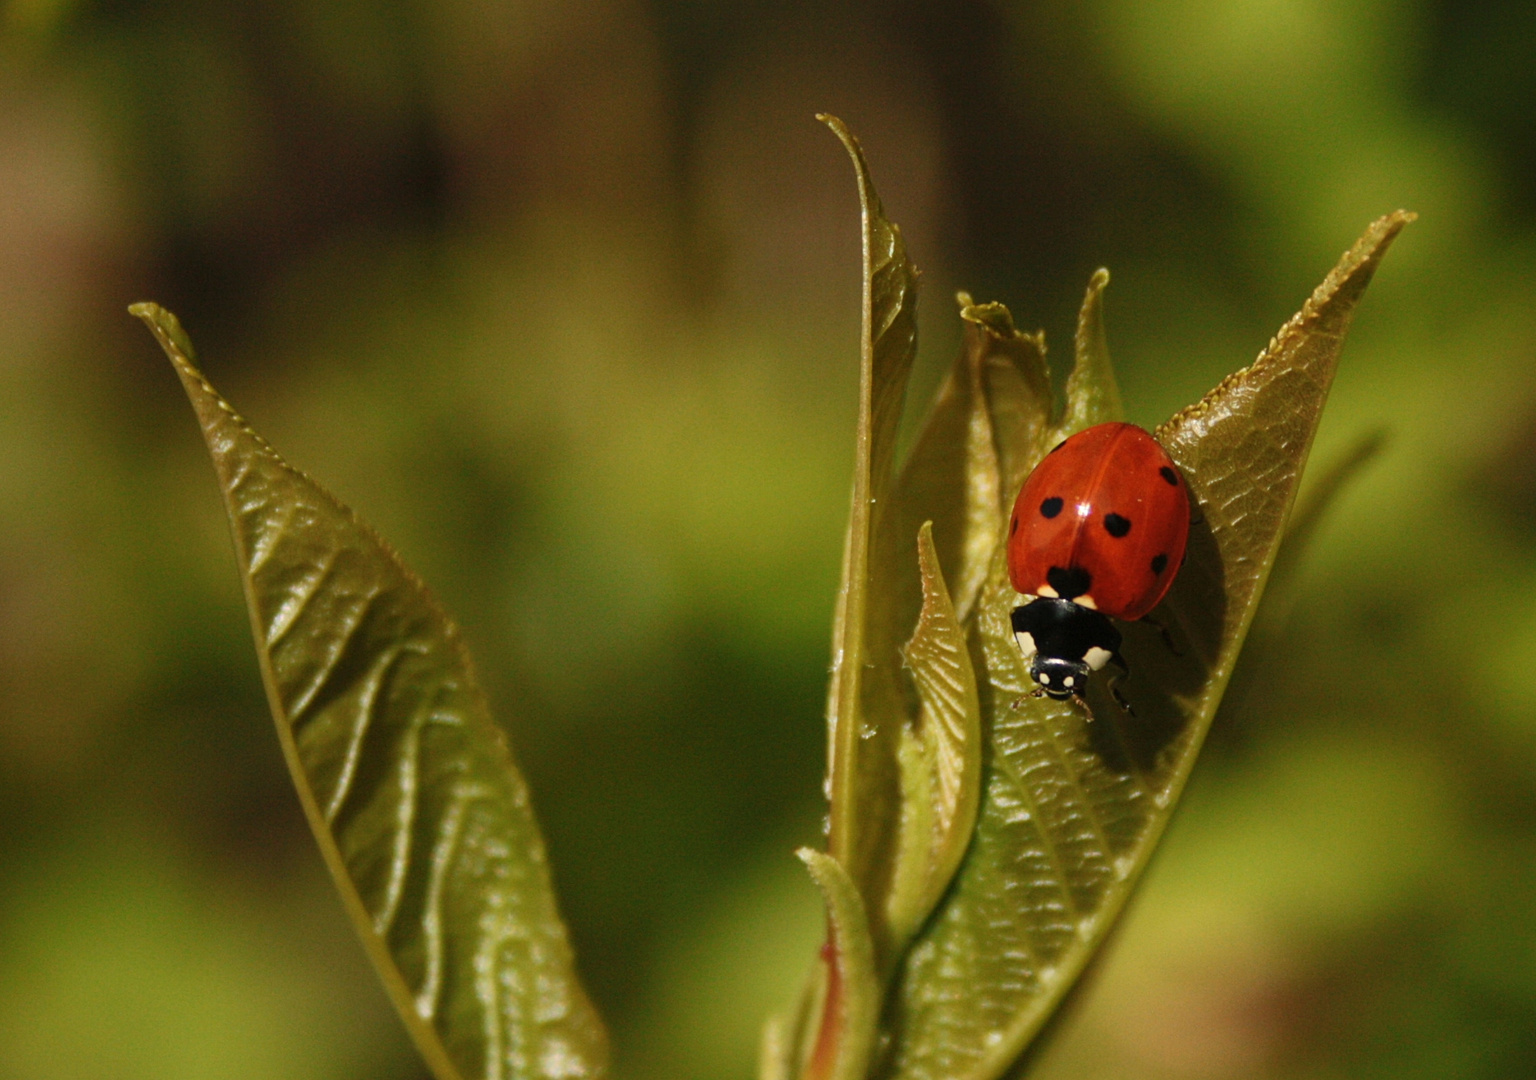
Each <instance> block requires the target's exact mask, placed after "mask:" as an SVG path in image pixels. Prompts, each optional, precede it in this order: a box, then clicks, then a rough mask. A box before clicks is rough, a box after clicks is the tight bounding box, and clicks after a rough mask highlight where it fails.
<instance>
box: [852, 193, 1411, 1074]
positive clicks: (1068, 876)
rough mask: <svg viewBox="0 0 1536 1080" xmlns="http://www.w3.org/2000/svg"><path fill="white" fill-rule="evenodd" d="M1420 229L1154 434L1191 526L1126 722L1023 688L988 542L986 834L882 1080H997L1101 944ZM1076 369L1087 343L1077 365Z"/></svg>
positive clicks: (1144, 644)
mask: <svg viewBox="0 0 1536 1080" xmlns="http://www.w3.org/2000/svg"><path fill="white" fill-rule="evenodd" d="M1409 220H1411V215H1406V214H1402V213H1398V214H1393V215H1390V216H1389V217H1386V218H1383V219H1381V220H1380V221H1378V222H1376V223H1375V224H1374V225H1372V227H1371V228H1370V230H1369V231H1368V232H1367V233H1366V235H1365V236H1364V238H1362V240H1361V241H1360V242H1359V243H1358V244H1357V245H1356V246H1355V247H1354V248H1353V249H1352V250H1350V251H1349V252H1348V253H1346V255H1345V256H1344V258H1343V260H1342V261H1341V262H1340V264H1339V265H1338V266H1337V267H1336V268H1335V270H1334V271H1333V272H1332V273H1330V274H1329V275H1328V277H1327V279H1326V280H1325V281H1324V282H1323V284H1322V285H1321V286H1320V287H1319V288H1318V289H1317V291H1316V292H1315V293H1314V294H1313V296H1312V297H1311V298H1310V299H1309V300H1308V301H1307V304H1306V305H1305V307H1303V309H1302V311H1301V312H1300V313H1299V314H1298V315H1297V316H1296V317H1295V318H1294V319H1292V320H1291V321H1290V322H1289V323H1288V324H1287V325H1286V326H1285V328H1284V329H1282V330H1281V332H1280V334H1279V335H1278V336H1277V337H1276V338H1275V340H1274V341H1273V342H1272V343H1271V344H1270V346H1269V348H1267V349H1266V350H1265V351H1264V353H1263V354H1261V356H1260V357H1259V359H1258V360H1257V361H1256V362H1255V363H1254V364H1253V365H1252V366H1251V367H1250V368H1248V369H1246V370H1244V371H1241V372H1238V373H1237V374H1235V375H1233V376H1231V377H1229V378H1228V379H1227V380H1225V381H1224V382H1223V383H1222V384H1221V385H1220V386H1218V387H1217V388H1216V389H1215V390H1213V391H1212V392H1211V393H1210V394H1208V395H1207V396H1206V397H1205V398H1204V399H1203V400H1202V401H1201V402H1200V403H1198V404H1197V405H1195V406H1193V407H1191V408H1189V409H1186V410H1184V411H1183V412H1181V413H1179V414H1177V415H1176V416H1174V417H1173V418H1172V419H1171V420H1169V421H1168V422H1167V423H1166V424H1164V425H1163V426H1162V427H1161V428H1159V429H1158V432H1157V435H1158V437H1159V439H1160V441H1162V442H1163V444H1164V445H1165V446H1166V447H1167V448H1168V450H1169V453H1170V454H1171V455H1172V456H1173V458H1174V460H1175V461H1176V462H1177V463H1178V465H1179V467H1180V469H1181V470H1182V472H1183V474H1184V476H1185V478H1186V480H1187V481H1188V483H1189V486H1190V490H1191V493H1192V494H1193V495H1194V497H1195V501H1196V504H1197V506H1198V513H1197V518H1198V520H1197V521H1196V523H1195V524H1194V526H1193V527H1192V531H1191V537H1190V543H1189V550H1188V554H1187V556H1186V561H1185V565H1184V568H1183V570H1182V571H1181V573H1180V575H1179V577H1178V579H1177V581H1176V582H1175V585H1174V587H1173V590H1172V591H1171V592H1170V594H1169V596H1168V598H1167V599H1166V600H1165V602H1164V603H1163V604H1162V605H1160V606H1159V608H1158V609H1157V610H1156V611H1155V612H1154V613H1153V617H1154V618H1155V619H1157V620H1160V621H1161V622H1162V623H1163V624H1164V625H1165V626H1166V628H1167V631H1168V638H1169V640H1165V639H1164V637H1163V635H1161V634H1160V633H1159V632H1158V630H1156V629H1154V628H1153V627H1152V626H1150V625H1148V624H1146V623H1135V624H1128V625H1124V627H1123V628H1124V630H1125V634H1126V641H1125V646H1124V653H1125V656H1126V659H1127V660H1128V662H1129V663H1130V665H1131V668H1132V672H1133V674H1132V676H1131V677H1130V679H1128V680H1127V681H1126V682H1125V683H1124V685H1123V690H1124V694H1125V696H1126V698H1127V699H1129V700H1130V701H1131V702H1132V703H1133V705H1134V708H1135V714H1134V715H1130V714H1127V713H1126V712H1124V711H1123V710H1121V709H1120V708H1119V707H1118V706H1117V705H1116V704H1115V703H1114V702H1113V701H1112V700H1111V699H1110V698H1109V696H1108V694H1107V693H1106V692H1104V691H1103V689H1102V687H1099V686H1097V685H1095V687H1094V689H1093V692H1092V693H1091V694H1090V698H1089V701H1090V704H1091V707H1092V716H1090V715H1089V713H1088V711H1087V710H1086V709H1085V708H1084V707H1083V706H1082V705H1080V704H1079V703H1077V702H1055V701H1051V700H1049V699H1044V698H1034V697H1029V696H1026V695H1027V694H1028V692H1029V690H1030V689H1032V684H1031V683H1030V681H1029V677H1028V674H1027V673H1026V671H1025V669H1024V665H1023V663H1022V661H1021V659H1020V655H1019V651H1018V649H1017V647H1016V646H1015V645H1014V643H1013V641H1012V635H1011V632H1010V629H1011V628H1010V627H1009V624H1008V613H1009V611H1010V609H1011V608H1012V606H1013V604H1014V601H1015V596H1014V594H1013V591H1012V589H1011V588H1010V587H1009V586H1008V583H1007V575H1006V567H1005V565H1004V559H1003V554H1002V550H1001V547H999V549H998V550H997V551H996V552H995V554H994V558H993V563H992V573H991V577H990V580H989V583H988V586H987V589H986V590H985V591H984V594H983V596H982V599H981V602H980V605H979V607H978V610H977V613H976V630H977V632H978V633H979V635H980V638H981V655H982V658H983V663H984V673H983V674H982V681H983V684H984V685H983V691H982V702H983V709H984V728H985V727H988V726H989V727H990V738H991V753H990V756H989V765H988V769H987V773H986V775H985V777H984V780H983V784H984V792H983V796H982V803H981V808H980V812H979V819H978V823H977V828H976V834H975V837H974V839H973V841H972V844H971V849H970V851H969V853H968V855H967V857H966V860H965V862H964V863H963V864H962V866H961V868H960V871H959V873H958V874H957V875H956V878H955V882H954V885H953V886H952V888H951V890H950V892H949V893H948V894H947V895H946V897H945V899H944V901H943V903H942V904H941V905H940V907H939V909H938V911H937V912H936V913H935V915H934V917H933V919H932V920H931V921H930V922H929V923H928V924H927V926H926V927H925V928H924V930H923V931H922V933H921V934H920V935H919V937H918V938H917V940H916V941H915V943H914V944H913V946H912V948H911V950H910V951H909V952H908V954H907V957H906V960H905V963H904V965H903V968H902V970H901V971H900V973H899V975H898V976H897V982H896V986H895V989H894V991H893V1001H892V1004H891V1005H890V1006H889V1009H888V1015H887V1017H886V1020H885V1027H886V1030H887V1032H888V1034H889V1036H890V1038H891V1052H890V1054H889V1056H888V1058H886V1059H885V1060H886V1062H887V1064H886V1067H885V1068H884V1069H883V1070H882V1074H881V1075H883V1076H889V1077H899V1078H903V1080H919V1078H921V1080H991V1078H993V1077H997V1076H1000V1075H1003V1074H1004V1073H1006V1072H1007V1071H1008V1070H1009V1069H1010V1068H1011V1066H1012V1065H1013V1063H1014V1062H1015V1061H1016V1059H1018V1057H1019V1055H1020V1053H1021V1051H1022V1050H1023V1049H1024V1048H1025V1046H1026V1045H1027V1044H1028V1043H1029V1041H1030V1039H1031V1038H1032V1037H1033V1036H1034V1034H1035V1033H1036V1032H1037V1031H1038V1030H1039V1029H1040V1027H1041V1025H1042V1024H1043V1023H1044V1021H1045V1020H1046V1019H1047V1018H1048V1017H1049V1015H1050V1014H1051V1012H1052V1010H1053V1009H1054V1008H1055V1007H1056V1005H1057V1004H1058V1003H1059V1002H1060V1000H1061V998H1062V996H1063V995H1064V994H1065V992H1066V991H1067V989H1068V988H1069V987H1070V986H1071V984H1072V982H1073V980H1074V979H1075V978H1076V977H1077V976H1078V974H1079V973H1080V972H1081V971H1082V969H1083V967H1084V965H1085V964H1086V963H1087V961H1088V959H1089V958H1090V957H1091V956H1092V955H1093V952H1094V950H1095V949H1097V947H1098V946H1099V944H1100V943H1101V942H1102V941H1103V939H1104V937H1105V935H1106V934H1107V932H1108V930H1109V928H1110V927H1111V925H1112V924H1113V921H1114V918H1115V916H1116V915H1117V914H1118V912H1119V910H1120V909H1121V907H1122V905H1123V904H1124V902H1125V900H1126V897H1127V896H1128V895H1129V892H1130V889H1131V886H1132V885H1133V883H1134V882H1135V880H1136V878H1137V876H1138V875H1139V874H1140V872H1141V870H1142V868H1143V867H1144V866H1145V864H1146V861H1147V858H1148V857H1149V855H1150V853H1151V851H1152V848H1153V846H1154V844H1155V843H1156V840H1157V838H1158V837H1159V836H1160V834H1161V833H1162V830H1163V828H1164V826H1165V825H1166V823H1167V820H1168V816H1169V814H1170V813H1171V811H1172V808H1173V805H1174V802H1175V800H1176V799H1177V797H1178V795H1179V793H1180V791H1181V790H1182V789H1183V787H1184V784H1185V781H1186V780H1187V778H1188V775H1189V770H1190V768H1191V766H1192V765H1193V762H1194V758H1195V754H1196V752H1197V750H1198V748H1199V745H1200V742H1201V740H1202V739H1203V737H1204V735H1205V732H1206V729H1207V727H1208V726H1209V723H1210V720H1211V717H1212V714H1213V713H1214V712H1215V709H1216V706H1217V704H1218V702H1219V701H1220V698H1221V693H1222V691H1223V689H1224V688H1225V686H1226V683H1227V680H1228V678H1229V677H1230V674H1231V670H1232V665H1233V662H1234V661H1235V659H1236V656H1237V652H1238V649H1239V647H1240V645H1241V644H1242V640H1243V637H1244V634H1245V632H1246V631H1247V628H1248V625H1249V622H1250V620H1251V619H1252V616H1253V612H1254V609H1255V607H1256V605H1257V603H1258V599H1259V595H1260V592H1261V590H1262V587H1263V585H1264V582H1265V579H1266V577H1267V575H1268V573H1269V570H1270V567H1271V565H1272V563H1273V560H1274V556H1275V551H1276V548H1277V546H1278V544H1279V542H1280V537H1281V534H1282V532H1283V530H1284V526H1285V522H1286V517H1287V514H1288V512H1289V510H1290V507H1291V504H1292V500H1293V498H1294V495H1295V490H1296V485H1297V482H1298V480H1299V478H1300V474H1301V469H1302V466H1303V464H1304V463H1305V460H1306V456H1307V452H1308V449H1309V447H1310V445H1311V441H1312V435H1313V432H1314V431H1315V428H1316V424H1317V420H1318V416H1319V413H1320V411H1321V409H1322V406H1323V402H1324V399H1325V398H1326V396H1327V391H1328V387H1329V385H1330V384H1331V382H1332V379H1333V373H1334V370H1335V367H1336V365H1337V362H1338V356H1339V350H1340V347H1341V345H1342V342H1343V335H1344V332H1345V330H1346V328H1347V326H1348V324H1349V320H1350V317H1351V315H1352V313H1353V311H1354V308H1355V305H1356V303H1357V302H1358V300H1359V299H1360V297H1361V294H1362V293H1363V291H1364V289H1365V287H1366V285H1367V284H1368V283H1369V281H1370V279H1371V276H1372V274H1373V273H1374V272H1375V269H1376V267H1377V265H1378V263H1379V261H1380V259H1381V257H1382V255H1383V254H1384V253H1385V251H1386V249H1387V247H1388V245H1389V244H1390V243H1391V241H1392V239H1393V238H1394V237H1395V236H1396V235H1397V233H1398V231H1399V230H1400V229H1401V228H1402V227H1403V225H1404V224H1406V222H1407V221H1409ZM1093 302H1094V301H1093V290H1090V304H1091V303H1093ZM1086 306H1088V305H1085V307H1086ZM1090 340H1091V338H1090ZM1083 362H1084V361H1083V352H1082V351H1081V350H1080V352H1079V362H1078V365H1079V370H1080V371H1083V370H1087V369H1084V368H1083ZM1092 362H1093V363H1097V361H1096V360H1094V361H1092ZM1105 373H1106V374H1108V372H1107V369H1106V372H1105ZM1093 378H1094V381H1096V382H1098V384H1099V392H1098V393H1097V398H1098V400H1099V401H1100V402H1101V405H1100V406H1095V407H1094V408H1098V409H1104V410H1105V411H1104V412H1101V413H1099V414H1097V415H1090V414H1091V413H1092V410H1090V409H1087V408H1086V407H1083V408H1082V409H1081V410H1080V411H1077V412H1075V411H1074V407H1069V417H1070V416H1073V415H1078V416H1080V418H1081V419H1082V420H1083V421H1084V422H1092V421H1093V420H1095V419H1098V418H1103V417H1104V416H1107V415H1108V410H1107V406H1105V405H1103V404H1102V403H1103V402H1108V401H1109V400H1110V399H1109V398H1108V397H1107V396H1106V395H1105V394H1104V393H1103V392H1102V390H1103V388H1104V387H1106V386H1112V385H1113V383H1112V381H1108V380H1103V379H1100V378H1099V377H1098V376H1094V377H1093ZM1109 380H1112V374H1110V375H1109ZM1080 387H1081V391H1080V393H1079V394H1078V400H1079V402H1086V401H1089V400H1090V399H1091V398H1092V397H1094V394H1090V393H1088V392H1087V391H1088V387H1089V384H1088V382H1086V381H1084V382H1080ZM1070 422H1075V421H1070ZM1170 641H1171V644H1172V648H1170ZM988 716H989V717H990V724H989V725H988V724H987V722H986V721H987V719H988Z"/></svg>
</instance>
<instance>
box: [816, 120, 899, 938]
mask: <svg viewBox="0 0 1536 1080" xmlns="http://www.w3.org/2000/svg"><path fill="white" fill-rule="evenodd" d="M821 119H822V120H823V121H824V122H825V123H826V124H827V126H829V127H830V128H831V129H832V130H833V131H834V132H835V133H836V134H837V137H838V138H839V139H841V140H842V142H843V145H844V147H846V148H847V150H848V155H849V157H850V158H852V160H853V165H854V171H855V173H856V174H857V177H858V182H859V199H860V202H861V204H862V206H863V224H864V229H863V232H864V275H863V276H864V318H863V331H862V338H861V343H860V359H859V420H858V433H857V444H856V450H855V455H854V459H855V460H854V476H853V500H852V508H851V511H850V513H849V520H848V535H847V539H846V541H845V544H844V553H843V581H842V588H841V589H840V590H839V593H838V600H837V614H836V618H835V622H834V627H833V643H832V678H831V685H830V688H829V691H828V700H827V720H828V724H829V726H830V728H831V738H830V746H829V761H828V766H827V771H828V787H829V792H828V795H829V800H830V803H831V807H830V811H829V824H830V834H829V836H828V838H827V841H828V847H829V850H830V852H831V854H832V856H833V857H834V858H836V859H837V860H838V862H839V864H840V865H841V866H842V867H843V869H844V870H845V871H846V872H847V874H848V876H849V877H850V878H851V879H852V880H853V882H854V885H855V887H856V888H858V890H859V892H860V895H861V896H863V897H864V898H865V903H866V905H867V906H868V909H869V910H870V911H871V912H875V913H877V916H878V915H879V914H880V913H882V912H883V904H881V903H880V900H881V898H883V896H884V894H885V892H886V889H887V888H888V876H889V873H890V865H891V861H892V845H893V844H894V843H895V842H896V820H897V813H898V811H897V803H898V800H899V795H898V783H899V782H898V779H897V762H896V757H897V749H896V748H897V740H898V738H899V733H900V729H901V725H900V723H899V720H897V719H896V718H897V717H898V716H899V705H898V702H899V699H900V696H901V694H902V688H901V686H900V684H899V683H898V682H897V680H896V677H895V676H896V674H898V672H897V664H896V658H895V657H894V655H893V656H891V657H886V656H885V655H883V653H884V651H885V650H883V649H881V648H879V646H878V645H875V644H872V642H871V640H870V638H871V633H870V627H871V612H870V601H871V597H872V595H879V590H878V589H873V588H872V587H871V573H872V570H871V552H872V548H873V545H874V536H875V535H876V533H877V531H878V530H879V528H880V519H881V518H882V516H884V515H885V514H886V507H887V503H888V494H889V490H890V486H891V471H892V466H893V461H894V458H895V452H896V429H897V425H898V423H899V422H900V420H901V407H902V402H903V400H904V399H905V396H906V387H907V378H908V376H909V375H910V374H911V371H912V361H913V359H914V358H915V356H916V354H917V322H916V317H915V311H916V306H917V270H916V268H915V267H913V265H912V263H911V261H910V260H909V259H908V258H907V253H906V245H905V243H904V242H903V241H902V238H901V230H899V229H898V228H896V226H895V225H893V224H891V223H890V222H889V221H888V220H886V217H885V212H884V210H883V208H882V207H881V205H880V197H879V196H878V195H877V194H876V193H875V189H874V185H873V184H872V183H871V182H870V178H869V170H868V168H867V167H866V165H865V163H864V154H863V151H862V150H861V149H860V148H859V144H858V141H857V140H856V139H855V138H854V137H853V136H852V135H851V134H849V132H848V129H847V128H846V127H845V126H844V125H843V123H842V121H840V120H838V119H837V118H835V117H829V116H823V117H822V118H821ZM909 625H910V624H909ZM896 640H897V642H899V641H900V640H901V639H900V638H898V639H896ZM892 651H894V649H893V650H892ZM871 932H872V933H873V934H874V935H875V936H876V938H877V939H881V938H883V936H884V931H883V928H882V927H880V926H878V925H876V926H874V927H872V930H871Z"/></svg>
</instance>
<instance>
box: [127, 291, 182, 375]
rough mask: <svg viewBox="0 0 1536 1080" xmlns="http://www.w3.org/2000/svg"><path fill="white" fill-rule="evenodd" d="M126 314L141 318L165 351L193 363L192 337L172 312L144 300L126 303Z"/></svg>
mask: <svg viewBox="0 0 1536 1080" xmlns="http://www.w3.org/2000/svg"><path fill="white" fill-rule="evenodd" d="M128 314H130V315H133V316H135V317H136V318H139V319H141V320H143V322H144V325H145V326H147V327H149V332H150V333H151V334H154V335H155V340H156V341H158V342H159V343H160V347H161V348H162V349H164V350H165V351H166V352H167V353H169V354H171V355H172V356H175V355H177V354H180V356H181V357H182V358H183V359H184V360H186V361H187V362H189V363H195V361H196V357H197V353H196V352H195V351H194V350H193V348H192V339H191V338H189V337H188V336H187V332H186V331H185V330H183V329H182V327H181V320H180V319H178V318H177V317H176V316H175V315H174V314H173V313H172V312H169V311H167V310H166V309H165V308H163V307H161V306H160V305H159V304H156V303H153V302H152V301H148V300H144V301H140V302H139V303H137V304H129V305H128Z"/></svg>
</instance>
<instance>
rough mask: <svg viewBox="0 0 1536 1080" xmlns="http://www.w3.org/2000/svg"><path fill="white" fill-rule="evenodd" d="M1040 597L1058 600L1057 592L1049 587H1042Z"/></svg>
mask: <svg viewBox="0 0 1536 1080" xmlns="http://www.w3.org/2000/svg"><path fill="white" fill-rule="evenodd" d="M1040 595H1041V596H1049V597H1050V598H1051V599H1052V600H1055V599H1058V597H1057V594H1056V590H1055V589H1053V588H1051V587H1050V586H1049V585H1042V586H1040Z"/></svg>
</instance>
